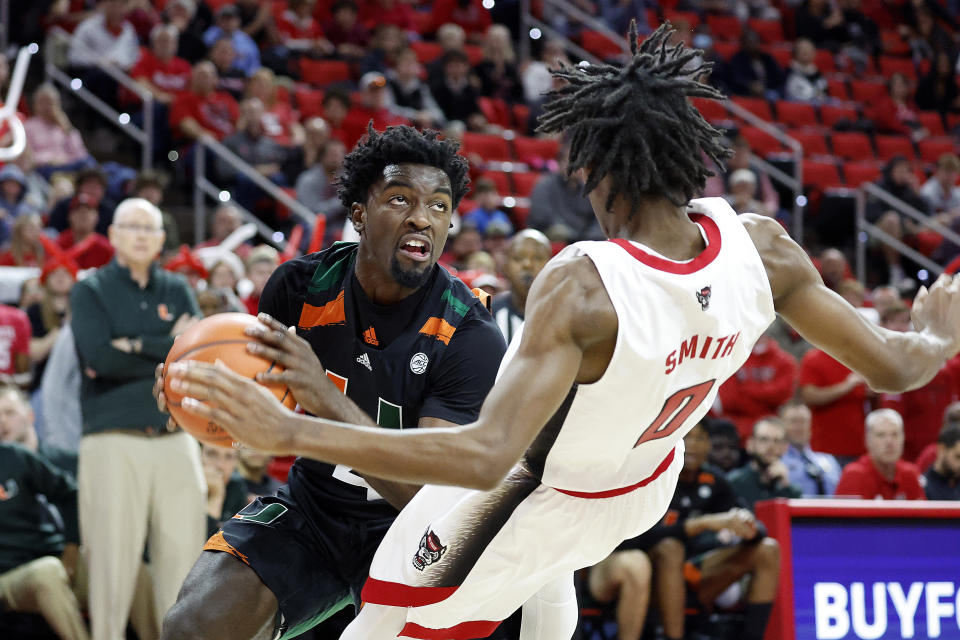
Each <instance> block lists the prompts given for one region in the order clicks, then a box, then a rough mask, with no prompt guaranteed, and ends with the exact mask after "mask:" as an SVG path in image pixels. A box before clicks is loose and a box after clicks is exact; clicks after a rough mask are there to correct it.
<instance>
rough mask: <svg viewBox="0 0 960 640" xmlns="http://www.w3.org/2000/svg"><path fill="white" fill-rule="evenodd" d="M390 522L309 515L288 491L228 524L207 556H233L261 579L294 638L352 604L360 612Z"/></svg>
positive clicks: (256, 503) (209, 546)
mask: <svg viewBox="0 0 960 640" xmlns="http://www.w3.org/2000/svg"><path fill="white" fill-rule="evenodd" d="M392 522H393V518H387V519H378V520H360V519H356V518H348V517H334V516H331V515H328V514H324V513H317V512H315V511H311V512H310V513H306V512H305V510H304V509H302V508H301V507H299V505H298V504H297V502H296V501H295V500H294V499H293V497H292V496H291V495H290V492H289V490H288V488H287V487H286V486H283V487H281V488H280V489H279V490H278V491H277V495H276V496H268V497H264V498H257V499H256V500H254V501H253V502H251V503H250V504H249V505H247V506H246V507H244V508H243V509H241V510H240V512H239V513H237V515H235V516H234V517H233V518H231V519H230V520H227V521H226V522H224V523H223V527H222V528H221V529H220V531H219V532H217V533H216V534H215V535H214V536H213V537H212V538H210V540H208V541H207V543H206V545H204V550H208V551H224V552H227V553H230V554H231V555H233V556H234V557H236V558H238V559H239V560H241V561H242V562H244V563H246V564H247V565H249V566H250V568H251V569H253V570H254V571H255V572H256V573H257V575H258V576H260V579H261V580H262V581H263V583H264V584H265V585H267V587H268V588H269V589H270V591H272V592H273V595H275V596H276V598H277V602H278V603H279V606H280V613H281V614H282V615H283V622H284V627H285V629H286V631H285V633H284V635H283V637H285V638H289V637H293V636H294V635H297V634H299V633H302V632H303V631H305V630H307V629H309V628H311V627H313V626H315V625H317V624H319V623H321V622H322V621H323V620H325V619H326V618H328V617H329V616H331V615H333V614H334V613H336V612H337V611H338V610H340V609H342V608H343V607H345V606H347V605H349V604H353V605H354V606H356V607H359V605H360V591H361V589H362V588H363V583H364V582H365V581H366V579H367V574H368V571H369V569H370V561H371V560H372V559H373V554H374V552H375V551H376V550H377V547H378V546H379V545H380V540H382V539H383V536H384V535H385V534H386V532H387V529H389V528H390V525H391V524H392Z"/></svg>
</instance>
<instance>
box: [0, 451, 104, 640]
mask: <svg viewBox="0 0 960 640" xmlns="http://www.w3.org/2000/svg"><path fill="white" fill-rule="evenodd" d="M50 504H53V505H55V506H56V507H57V509H58V511H57V512H54V511H53V510H52V509H51V508H50ZM77 540H78V533H77V485H76V483H74V481H73V479H72V478H71V477H70V476H69V475H68V474H67V473H65V472H63V471H62V470H60V469H57V468H56V467H54V466H53V465H52V464H51V463H50V462H48V461H47V460H45V459H43V458H42V457H40V456H39V455H37V454H35V453H33V452H32V451H30V450H29V449H27V448H25V447H23V446H22V445H19V444H14V443H12V442H2V443H0V610H10V611H18V612H25V613H39V614H40V615H42V616H43V617H44V619H45V620H46V621H47V623H48V624H49V625H50V627H51V628H52V629H53V630H54V632H56V634H57V636H59V637H60V638H62V639H63V640H88V639H89V637H90V636H89V634H88V633H87V628H86V626H85V625H84V623H83V618H82V616H81V615H80V605H79V603H78V602H77V598H76V596H75V595H74V593H73V590H72V589H71V586H70V581H71V579H70V576H69V575H68V572H67V568H66V567H65V566H64V564H67V565H70V566H71V569H72V567H73V566H75V562H76V557H77V555H76V549H77ZM61 557H63V558H64V559H65V560H66V563H65V562H64V561H62V560H61Z"/></svg>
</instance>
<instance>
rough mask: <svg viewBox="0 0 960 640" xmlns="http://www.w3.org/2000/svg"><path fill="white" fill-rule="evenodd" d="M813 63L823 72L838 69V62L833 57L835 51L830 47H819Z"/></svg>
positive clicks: (831, 71)
mask: <svg viewBox="0 0 960 640" xmlns="http://www.w3.org/2000/svg"><path fill="white" fill-rule="evenodd" d="M813 64H815V65H816V67H817V69H820V72H821V73H833V72H834V71H836V70H837V63H836V61H834V59H833V52H832V51H829V50H828V49H817V54H816V56H815V57H814V59H813Z"/></svg>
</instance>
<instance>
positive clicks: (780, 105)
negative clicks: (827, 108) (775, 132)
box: [777, 100, 820, 127]
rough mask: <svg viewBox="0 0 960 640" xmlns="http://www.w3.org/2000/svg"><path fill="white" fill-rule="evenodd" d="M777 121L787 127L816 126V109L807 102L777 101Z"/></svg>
mask: <svg viewBox="0 0 960 640" xmlns="http://www.w3.org/2000/svg"><path fill="white" fill-rule="evenodd" d="M777 122H779V123H780V124H783V125H786V126H788V127H816V126H818V125H819V124H820V121H819V120H817V111H816V109H814V108H813V105H812V104H810V103H807V102H788V101H786V100H781V101H779V102H777Z"/></svg>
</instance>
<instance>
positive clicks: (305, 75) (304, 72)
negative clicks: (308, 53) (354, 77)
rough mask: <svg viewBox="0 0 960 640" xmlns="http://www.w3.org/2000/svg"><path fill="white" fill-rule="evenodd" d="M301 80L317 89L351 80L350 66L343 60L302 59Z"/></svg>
mask: <svg viewBox="0 0 960 640" xmlns="http://www.w3.org/2000/svg"><path fill="white" fill-rule="evenodd" d="M300 79H301V80H303V81H304V82H306V83H307V84H311V85H313V86H315V87H325V86H327V85H328V84H333V83H335V82H348V81H349V80H350V65H349V64H347V63H346V62H343V61H341V60H311V59H310V58H307V57H303V58H300Z"/></svg>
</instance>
